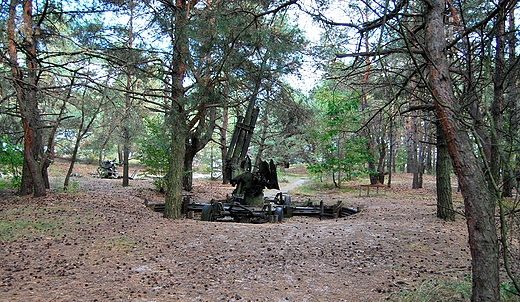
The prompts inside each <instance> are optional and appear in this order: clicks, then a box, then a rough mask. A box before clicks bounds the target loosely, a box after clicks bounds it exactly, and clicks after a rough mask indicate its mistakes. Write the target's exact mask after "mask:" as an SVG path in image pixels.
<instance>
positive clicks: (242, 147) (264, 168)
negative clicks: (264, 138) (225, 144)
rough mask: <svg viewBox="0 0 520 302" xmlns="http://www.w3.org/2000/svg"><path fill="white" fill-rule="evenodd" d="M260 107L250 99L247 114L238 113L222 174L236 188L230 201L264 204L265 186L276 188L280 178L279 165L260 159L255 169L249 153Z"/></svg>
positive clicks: (243, 203) (247, 204) (244, 203)
mask: <svg viewBox="0 0 520 302" xmlns="http://www.w3.org/2000/svg"><path fill="white" fill-rule="evenodd" d="M259 111H260V109H258V107H255V106H254V99H253V98H251V100H250V101H249V104H248V106H247V111H246V115H245V116H238V119H237V123H236V125H235V130H234V132H233V136H232V137H231V142H230V143H229V148H228V152H227V157H226V163H225V169H224V173H223V178H224V181H229V182H230V183H231V184H232V185H233V186H236V187H235V190H234V191H233V193H232V195H231V199H230V202H231V203H237V204H240V205H245V206H261V205H262V204H263V198H264V193H263V190H264V188H268V189H277V190H279V189H280V187H279V186H278V178H277V175H276V166H275V164H274V162H273V160H271V161H270V162H269V163H267V162H265V161H263V160H261V161H260V163H256V164H257V165H258V166H257V167H256V169H255V170H254V171H251V170H252V165H251V158H250V157H249V156H248V154H247V152H248V150H249V145H250V143H251V137H252V136H253V130H254V129H255V125H256V120H257V118H258V113H259Z"/></svg>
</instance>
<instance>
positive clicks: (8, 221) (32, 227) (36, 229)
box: [0, 213, 63, 242]
mask: <svg viewBox="0 0 520 302" xmlns="http://www.w3.org/2000/svg"><path fill="white" fill-rule="evenodd" d="M62 225H63V224H62V223H60V222H59V221H57V220H54V219H34V218H32V217H27V216H25V217H19V218H13V217H6V215H5V214H4V213H2V214H0V241H2V242H9V241H14V240H18V239H21V238H36V237H42V236H54V235H56V233H57V231H58V230H59V229H60V227H61V226H62Z"/></svg>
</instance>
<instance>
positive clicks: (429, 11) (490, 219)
mask: <svg viewBox="0 0 520 302" xmlns="http://www.w3.org/2000/svg"><path fill="white" fill-rule="evenodd" d="M426 3H427V6H426V11H425V41H426V49H425V50H426V52H425V53H426V54H425V56H426V59H427V60H428V72H429V77H428V84H429V87H430V89H432V92H433V96H434V104H435V111H436V115H437V119H438V120H439V122H440V124H441V127H442V130H443V132H444V134H445V135H446V143H447V145H448V150H449V153H450V156H451V158H452V161H453V168H454V171H455V173H456V174H457V177H458V180H459V184H460V188H461V193H462V196H463V197H464V208H465V213H466V224H467V228H468V234H469V236H468V237H469V246H470V251H471V264H472V283H473V292H472V297H471V300H472V301H500V287H499V285H500V283H499V274H498V272H499V269H498V268H499V262H498V242H497V234H496V227H495V216H494V213H495V203H494V200H495V199H494V198H493V196H491V194H490V192H489V190H488V187H487V185H486V178H485V176H484V173H483V171H482V168H481V167H482V163H481V162H479V160H478V158H477V157H476V156H475V153H474V149H473V146H474V144H473V141H472V140H471V138H470V137H469V136H468V133H467V131H466V129H465V128H464V124H463V123H462V121H460V120H458V119H457V116H458V114H459V112H460V105H459V104H458V103H457V102H456V101H455V96H454V93H453V87H452V82H451V78H450V73H449V64H448V61H447V58H446V52H445V51H446V49H445V44H446V33H445V23H444V17H445V1H442V0H428V1H426Z"/></svg>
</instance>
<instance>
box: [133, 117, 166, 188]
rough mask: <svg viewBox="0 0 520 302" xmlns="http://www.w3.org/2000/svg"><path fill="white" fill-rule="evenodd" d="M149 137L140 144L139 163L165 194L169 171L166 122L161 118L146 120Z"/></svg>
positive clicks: (144, 138)
mask: <svg viewBox="0 0 520 302" xmlns="http://www.w3.org/2000/svg"><path fill="white" fill-rule="evenodd" d="M145 126H146V129H147V135H145V136H142V137H141V139H140V140H139V141H138V143H139V146H140V147H139V150H140V152H139V161H140V163H141V164H142V165H144V166H145V167H146V168H147V169H148V172H151V173H152V174H154V175H155V176H156V177H155V178H154V185H155V187H156V188H157V189H158V190H159V191H161V192H164V191H165V190H166V182H165V179H164V175H165V174H166V172H167V169H168V157H169V156H168V141H169V137H168V131H166V128H165V124H164V120H163V119H161V118H159V117H149V118H146V119H145Z"/></svg>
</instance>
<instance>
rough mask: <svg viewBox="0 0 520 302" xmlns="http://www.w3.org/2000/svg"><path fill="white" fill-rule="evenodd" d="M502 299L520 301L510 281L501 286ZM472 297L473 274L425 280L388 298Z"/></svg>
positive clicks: (408, 301)
mask: <svg viewBox="0 0 520 302" xmlns="http://www.w3.org/2000/svg"><path fill="white" fill-rule="evenodd" d="M500 296H501V297H500V301H504V302H513V301H519V300H520V296H518V294H517V293H516V291H515V289H514V287H513V286H512V285H511V284H510V283H504V284H502V286H501V292H500ZM470 297H471V276H469V275H466V276H465V277H464V278H461V279H454V278H446V279H441V280H423V281H422V282H420V283H419V284H418V285H417V287H416V288H414V289H404V290H401V291H400V292H397V293H394V294H392V295H391V296H390V297H389V298H388V300H389V301H398V302H436V301H446V302H455V301H457V302H458V301H469V300H470Z"/></svg>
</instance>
